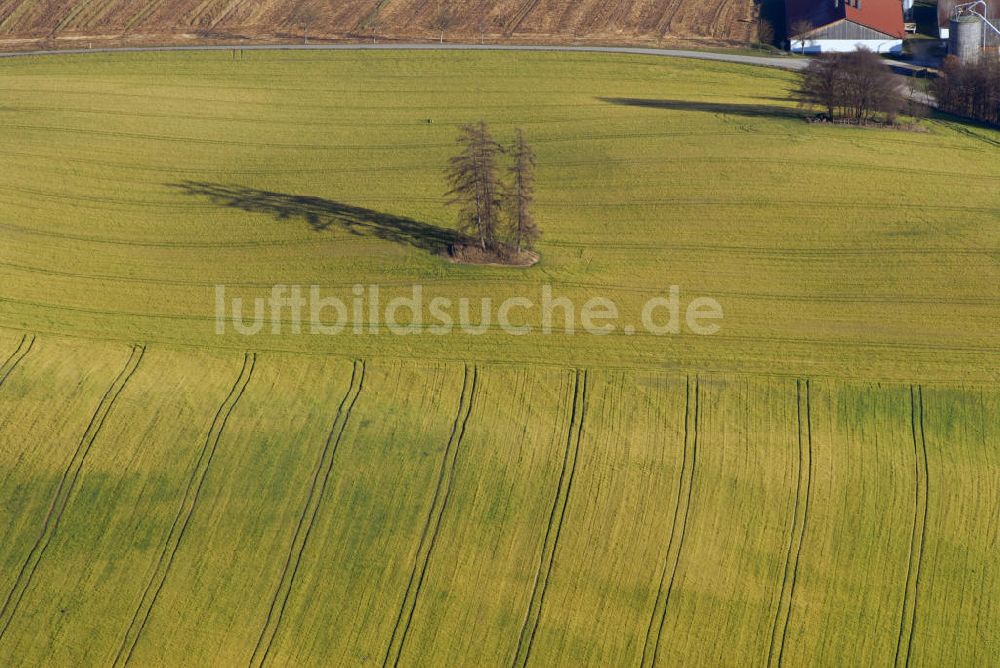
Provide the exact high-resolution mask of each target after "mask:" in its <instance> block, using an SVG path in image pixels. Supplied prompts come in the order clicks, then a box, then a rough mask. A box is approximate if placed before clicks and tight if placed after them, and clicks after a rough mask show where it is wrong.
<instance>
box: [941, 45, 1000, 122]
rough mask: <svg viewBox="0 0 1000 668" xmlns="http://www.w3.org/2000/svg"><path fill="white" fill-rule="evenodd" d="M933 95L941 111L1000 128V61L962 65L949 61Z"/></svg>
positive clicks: (949, 58)
mask: <svg viewBox="0 0 1000 668" xmlns="http://www.w3.org/2000/svg"><path fill="white" fill-rule="evenodd" d="M931 92H932V93H934V97H936V98H937V101H938V106H939V107H940V109H941V111H947V112H949V113H952V114H957V115H959V116H965V117H967V118H974V119H976V120H978V121H983V122H984V123H992V124H994V125H1000V61H997V60H993V59H989V58H983V59H982V60H980V62H978V63H963V62H961V61H960V60H958V59H957V58H954V57H948V58H947V59H946V60H945V61H944V64H943V65H942V67H941V74H940V76H938V78H937V79H935V80H934V81H933V82H932V83H931Z"/></svg>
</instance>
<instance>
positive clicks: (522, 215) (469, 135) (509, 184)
mask: <svg viewBox="0 0 1000 668" xmlns="http://www.w3.org/2000/svg"><path fill="white" fill-rule="evenodd" d="M458 144H459V146H460V147H461V149H462V150H461V152H460V153H459V154H458V155H456V156H455V157H453V158H452V159H451V162H450V164H449V167H448V183H449V185H450V186H451V189H450V190H449V192H448V197H450V200H449V201H448V203H449V204H451V205H454V206H457V207H458V208H459V231H460V232H462V233H463V234H465V235H467V236H469V237H471V238H474V239H475V240H476V242H477V243H478V244H479V246H480V248H481V249H482V250H484V251H489V252H492V253H496V254H497V255H500V256H506V255H508V254H510V253H511V252H512V251H513V252H516V253H518V254H520V253H521V252H522V251H523V250H525V249H530V248H531V247H532V246H533V245H534V242H535V241H536V240H537V239H538V237H539V235H540V232H539V230H538V225H537V224H536V223H535V218H534V216H533V214H532V211H531V207H532V203H533V202H534V199H535V196H534V192H535V153H534V150H533V149H532V148H531V146H530V145H529V144H528V141H527V140H526V139H525V137H524V132H522V131H521V130H520V129H518V130H517V133H516V135H515V138H514V142H513V144H511V145H510V146H506V147H505V146H502V145H501V144H500V143H499V142H497V141H496V140H495V139H494V138H493V135H492V134H490V131H489V128H488V127H487V126H486V122H485V121H479V122H478V123H475V124H473V125H465V126H463V127H462V129H461V132H460V134H459V138H458ZM505 156H506V157H509V163H508V165H507V167H506V172H507V174H506V176H507V178H506V179H504V178H503V177H502V176H501V160H502V159H503V158H504V157H505Z"/></svg>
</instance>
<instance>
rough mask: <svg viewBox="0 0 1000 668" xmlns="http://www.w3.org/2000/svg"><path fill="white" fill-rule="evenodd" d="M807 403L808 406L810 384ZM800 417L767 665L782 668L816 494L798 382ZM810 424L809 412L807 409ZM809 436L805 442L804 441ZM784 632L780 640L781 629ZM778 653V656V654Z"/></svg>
mask: <svg viewBox="0 0 1000 668" xmlns="http://www.w3.org/2000/svg"><path fill="white" fill-rule="evenodd" d="M806 382H807V385H806V387H807V394H806V401H807V402H808V396H809V395H808V381H806ZM795 395H796V414H797V416H798V420H797V423H798V445H799V460H798V461H799V463H798V472H797V474H796V475H797V480H796V483H795V507H794V510H793V512H792V527H791V531H790V535H789V537H788V551H787V553H786V555H785V571H784V575H783V576H782V579H781V592H780V594H779V596H778V607H777V610H775V612H774V623H773V624H772V626H771V644H770V646H769V647H768V650H767V665H768V666H774V665H781V662H782V659H783V655H784V652H785V638H786V636H787V634H788V623H789V621H790V620H791V617H792V597H793V596H794V595H795V580H796V576H797V574H798V570H799V557H800V556H801V554H802V543H803V539H804V538H805V530H806V517H807V516H808V515H809V498H810V492H811V491H812V437H811V427H810V426H809V425H806V424H803V423H802V381H801V380H796V381H795ZM806 415H807V417H806V420H807V421H808V420H809V417H808V415H809V409H808V407H807V409H806ZM803 434H805V436H806V437H805V438H803ZM779 628H780V629H781V632H780V636H779V632H778V629H779ZM776 649H777V655H775V650H776Z"/></svg>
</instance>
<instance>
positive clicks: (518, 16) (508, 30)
mask: <svg viewBox="0 0 1000 668" xmlns="http://www.w3.org/2000/svg"><path fill="white" fill-rule="evenodd" d="M538 2H539V0H525V3H524V4H523V5H521V6H520V7H518V8H517V10H516V11H515V12H514V15H513V16H512V17H511V19H510V21H508V22H507V25H506V26H504V34H506V35H507V36H508V37H510V36H511V35H513V34H514V33H515V32H517V29H518V28H520V27H521V24H522V23H524V20H525V19H526V18H528V14H530V13H531V12H533V11H535V7H537V6H538Z"/></svg>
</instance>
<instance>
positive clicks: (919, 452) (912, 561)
mask: <svg viewBox="0 0 1000 668" xmlns="http://www.w3.org/2000/svg"><path fill="white" fill-rule="evenodd" d="M910 427H911V432H912V434H913V460H914V461H913V472H914V483H915V484H914V501H913V532H912V534H911V535H910V555H909V559H908V561H907V564H906V588H905V589H904V590H903V610H902V612H901V614H900V619H899V637H898V639H897V641H896V657H895V662H894V665H895V666H897V667H899V666H909V665H910V657H911V650H912V649H913V629H914V627H915V626H916V623H917V594H918V591H919V586H920V566H921V564H922V563H923V554H924V544H925V540H924V539H925V537H926V535H927V475H928V470H927V439H926V437H925V435H924V388H923V387H922V386H919V385H918V386H916V387H914V386H912V385H911V386H910Z"/></svg>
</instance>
